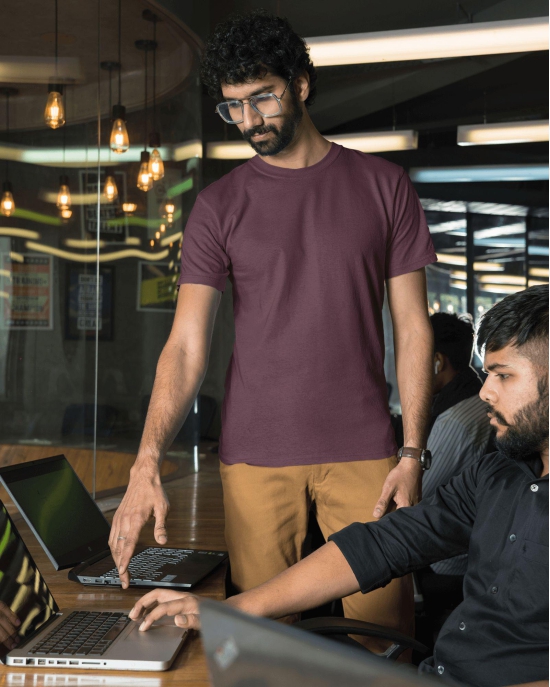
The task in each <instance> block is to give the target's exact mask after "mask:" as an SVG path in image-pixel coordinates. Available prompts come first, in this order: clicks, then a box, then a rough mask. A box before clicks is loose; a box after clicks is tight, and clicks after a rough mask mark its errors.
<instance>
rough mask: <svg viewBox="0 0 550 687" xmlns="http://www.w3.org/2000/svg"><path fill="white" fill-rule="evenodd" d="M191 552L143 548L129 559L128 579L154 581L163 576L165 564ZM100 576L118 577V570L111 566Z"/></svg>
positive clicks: (184, 556) (179, 559) (172, 562)
mask: <svg viewBox="0 0 550 687" xmlns="http://www.w3.org/2000/svg"><path fill="white" fill-rule="evenodd" d="M192 553H193V551H192V550H185V549H159V548H153V547H151V548H148V549H145V550H144V551H142V552H141V553H138V554H136V555H135V556H133V558H132V560H131V561H130V564H129V565H128V572H129V573H130V579H132V580H140V581H142V582H154V581H155V580H158V579H159V578H164V577H165V576H166V575H167V574H168V573H169V570H170V569H169V568H167V567H166V566H169V565H177V564H178V563H181V562H182V561H183V560H185V559H186V558H187V557H188V556H190V555H191V554H192ZM88 574H89V573H88ZM101 577H105V578H108V579H114V578H117V579H118V570H117V568H116V567H114V568H111V570H109V571H107V572H106V573H103V574H102V575H101Z"/></svg>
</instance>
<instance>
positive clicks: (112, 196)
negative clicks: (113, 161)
mask: <svg viewBox="0 0 550 687" xmlns="http://www.w3.org/2000/svg"><path fill="white" fill-rule="evenodd" d="M103 193H104V195H105V197H106V198H107V200H108V201H109V203H112V202H113V200H116V198H118V188H117V185H116V181H115V178H114V176H112V175H111V174H109V175H107V178H106V179H105V186H104V187H103Z"/></svg>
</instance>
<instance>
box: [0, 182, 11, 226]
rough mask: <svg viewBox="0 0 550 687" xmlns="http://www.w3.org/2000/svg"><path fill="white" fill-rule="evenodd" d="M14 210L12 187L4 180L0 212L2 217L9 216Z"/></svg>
mask: <svg viewBox="0 0 550 687" xmlns="http://www.w3.org/2000/svg"><path fill="white" fill-rule="evenodd" d="M14 212H15V201H14V199H13V193H12V187H11V184H10V182H9V181H6V182H4V186H3V189H2V199H1V200H0V213H1V214H2V215H4V217H11V216H12V215H13V213H14Z"/></svg>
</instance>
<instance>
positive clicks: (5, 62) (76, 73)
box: [0, 55, 84, 84]
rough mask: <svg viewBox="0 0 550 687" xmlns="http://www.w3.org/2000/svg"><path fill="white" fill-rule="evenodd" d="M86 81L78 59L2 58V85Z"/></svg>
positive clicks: (0, 76) (5, 56)
mask: <svg viewBox="0 0 550 687" xmlns="http://www.w3.org/2000/svg"><path fill="white" fill-rule="evenodd" d="M78 81H84V72H83V71H82V67H81V66H80V60H79V59H78V57H58V58H57V59H56V58H55V57H19V56H15V55H10V56H8V55H2V57H0V83H52V82H54V83H61V84H63V83H76V82H78Z"/></svg>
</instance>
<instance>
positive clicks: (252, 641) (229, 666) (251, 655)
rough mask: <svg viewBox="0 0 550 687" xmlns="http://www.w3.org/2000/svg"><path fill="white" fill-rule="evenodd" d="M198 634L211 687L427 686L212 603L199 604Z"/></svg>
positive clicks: (375, 661)
mask: <svg viewBox="0 0 550 687" xmlns="http://www.w3.org/2000/svg"><path fill="white" fill-rule="evenodd" d="M201 632H202V641H203V644H204V650H205V653H206V658H207V661H208V668H209V672H210V679H211V681H212V685H213V686H214V687H344V686H345V687H375V686H376V687H422V685H424V687H425V685H426V678H424V677H423V678H420V677H419V676H417V675H415V674H414V672H413V671H409V670H407V668H406V667H403V666H401V667H399V664H397V665H396V664H392V663H389V662H388V661H385V660H384V659H381V658H377V657H376V656H370V655H369V654H368V653H367V652H366V651H363V650H362V649H360V648H358V649H354V648H353V647H351V646H350V647H348V646H345V645H343V644H342V645H340V644H339V643H337V642H335V641H331V640H329V639H325V638H323V637H319V636H316V635H314V634H311V633H309V632H305V631H304V630H298V629H296V628H294V627H289V626H288V625H283V624H282V623H277V622H274V621H272V620H266V619H265V618H254V617H252V616H249V615H246V614H244V613H240V612H238V611H236V610H235V609H233V608H230V607H229V606H227V605H225V604H222V603H219V602H215V601H208V600H204V601H202V602H201ZM429 682H431V680H429V679H428V683H429Z"/></svg>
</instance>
